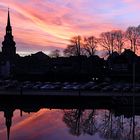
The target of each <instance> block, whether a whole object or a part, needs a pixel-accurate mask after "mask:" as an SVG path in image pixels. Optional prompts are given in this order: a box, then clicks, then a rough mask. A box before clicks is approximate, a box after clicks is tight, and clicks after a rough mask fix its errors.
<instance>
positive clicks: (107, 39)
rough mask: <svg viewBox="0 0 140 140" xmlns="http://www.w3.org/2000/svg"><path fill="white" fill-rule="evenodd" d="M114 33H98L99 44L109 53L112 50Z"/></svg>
mask: <svg viewBox="0 0 140 140" xmlns="http://www.w3.org/2000/svg"><path fill="white" fill-rule="evenodd" d="M114 43H115V35H114V32H104V33H101V34H100V39H99V44H100V45H101V46H102V47H103V48H104V49H105V50H106V51H107V52H108V54H109V55H110V54H111V53H113V51H114Z"/></svg>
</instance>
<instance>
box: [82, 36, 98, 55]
mask: <svg viewBox="0 0 140 140" xmlns="http://www.w3.org/2000/svg"><path fill="white" fill-rule="evenodd" d="M97 42H98V40H97V38H95V37H94V36H90V37H85V38H84V45H83V48H84V50H85V53H86V54H87V55H88V56H92V55H94V54H95V52H96V48H97Z"/></svg>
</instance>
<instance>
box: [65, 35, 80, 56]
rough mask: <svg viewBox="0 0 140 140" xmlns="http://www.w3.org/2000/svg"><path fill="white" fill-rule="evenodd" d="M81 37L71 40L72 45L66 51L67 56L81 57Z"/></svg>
mask: <svg viewBox="0 0 140 140" xmlns="http://www.w3.org/2000/svg"><path fill="white" fill-rule="evenodd" d="M81 45H82V42H81V36H75V37H73V38H71V40H70V45H68V46H67V48H66V49H65V50H64V55H65V56H80V55H81V52H82V50H81Z"/></svg>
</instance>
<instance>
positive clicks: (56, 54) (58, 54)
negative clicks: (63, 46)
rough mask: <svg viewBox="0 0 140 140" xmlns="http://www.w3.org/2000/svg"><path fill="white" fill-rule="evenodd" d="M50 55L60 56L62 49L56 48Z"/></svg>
mask: <svg viewBox="0 0 140 140" xmlns="http://www.w3.org/2000/svg"><path fill="white" fill-rule="evenodd" d="M50 56H51V57H59V56H60V50H58V49H55V50H53V51H51V52H50Z"/></svg>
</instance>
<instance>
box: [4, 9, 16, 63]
mask: <svg viewBox="0 0 140 140" xmlns="http://www.w3.org/2000/svg"><path fill="white" fill-rule="evenodd" d="M15 45H16V43H15V41H14V40H13V35H12V27H11V23H10V12H9V9H8V18H7V26H6V35H5V36H4V41H3V42H2V55H3V57H4V59H6V60H9V61H12V60H13V59H14V58H15V56H16V47H15Z"/></svg>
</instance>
